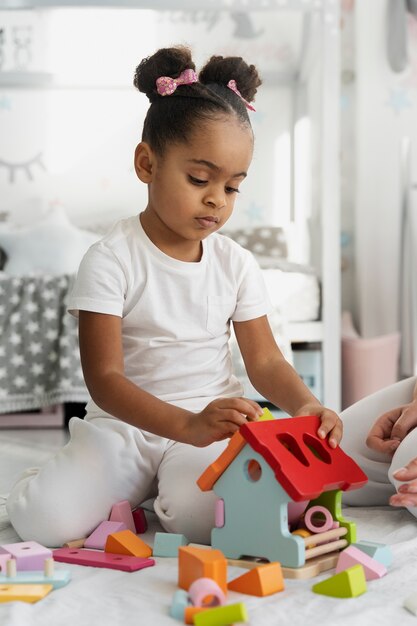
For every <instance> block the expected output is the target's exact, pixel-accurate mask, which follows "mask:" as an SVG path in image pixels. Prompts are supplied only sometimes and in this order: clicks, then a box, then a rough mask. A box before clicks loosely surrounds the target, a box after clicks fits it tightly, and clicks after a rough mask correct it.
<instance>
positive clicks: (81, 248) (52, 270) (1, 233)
mask: <svg viewBox="0 0 417 626" xmlns="http://www.w3.org/2000/svg"><path fill="white" fill-rule="evenodd" d="M98 239H99V235H96V234H93V233H91V232H88V231H85V230H80V229H79V228H77V227H76V226H74V225H73V224H71V223H70V222H69V220H68V218H67V216H66V214H65V213H64V211H62V210H56V211H54V212H53V213H50V214H49V215H48V216H47V217H46V218H44V219H42V220H40V221H39V222H37V223H36V224H33V225H32V226H30V227H27V228H11V227H9V228H8V229H5V230H3V229H1V230H0V248H2V249H3V250H4V252H5V254H6V256H7V260H6V263H5V265H4V268H3V269H4V272H5V273H6V274H11V275H13V276H24V275H28V274H50V275H59V274H75V273H76V272H77V270H78V266H79V264H80V261H81V259H82V257H83V256H84V254H85V253H86V252H87V250H88V248H89V247H90V246H91V245H92V244H93V243H94V242H96V241H97V240H98Z"/></svg>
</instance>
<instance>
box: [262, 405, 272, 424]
mask: <svg viewBox="0 0 417 626" xmlns="http://www.w3.org/2000/svg"><path fill="white" fill-rule="evenodd" d="M274 419H275V417H274V416H273V415H272V413H271V411H270V410H269V409H268V408H267V407H266V406H264V407H263V408H262V415H261V417H259V418H258V422H266V421H268V420H274Z"/></svg>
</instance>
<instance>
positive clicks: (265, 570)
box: [227, 563, 284, 596]
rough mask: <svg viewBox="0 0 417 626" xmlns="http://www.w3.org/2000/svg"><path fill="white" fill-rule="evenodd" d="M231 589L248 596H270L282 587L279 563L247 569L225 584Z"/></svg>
mask: <svg viewBox="0 0 417 626" xmlns="http://www.w3.org/2000/svg"><path fill="white" fill-rule="evenodd" d="M227 588H228V589H230V590H231V591H238V592H239V593H246V594H248V595H250V596H270V595H271V594H272V593H278V591H283V589H284V577H283V575H282V570H281V564H280V563H266V564H265V565H259V566H258V567H254V568H253V569H251V570H249V571H248V572H246V573H245V574H242V576H239V577H238V578H235V579H234V580H232V581H231V582H230V583H228V584H227Z"/></svg>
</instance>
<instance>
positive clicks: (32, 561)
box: [0, 541, 52, 572]
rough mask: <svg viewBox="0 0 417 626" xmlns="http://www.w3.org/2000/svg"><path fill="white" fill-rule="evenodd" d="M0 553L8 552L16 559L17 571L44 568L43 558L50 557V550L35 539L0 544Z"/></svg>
mask: <svg viewBox="0 0 417 626" xmlns="http://www.w3.org/2000/svg"><path fill="white" fill-rule="evenodd" d="M0 554H9V555H10V556H11V557H12V558H13V559H16V569H17V570H18V571H25V572H28V571H36V570H42V571H43V568H44V563H45V559H50V558H51V556H52V551H51V550H49V548H45V546H41V544H40V543H37V542H36V541H21V542H19V543H9V544H5V545H4V546H0Z"/></svg>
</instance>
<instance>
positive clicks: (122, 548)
mask: <svg viewBox="0 0 417 626" xmlns="http://www.w3.org/2000/svg"><path fill="white" fill-rule="evenodd" d="M104 552H111V553H112V554H128V555H129V556H141V557H144V558H148V556H151V554H152V548H151V547H150V546H148V544H147V543H145V542H144V541H143V540H142V539H140V538H139V537H137V536H136V535H135V533H132V531H131V530H119V531H117V532H116V533H113V534H111V535H109V536H108V537H107V541H106V546H105V548H104Z"/></svg>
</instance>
